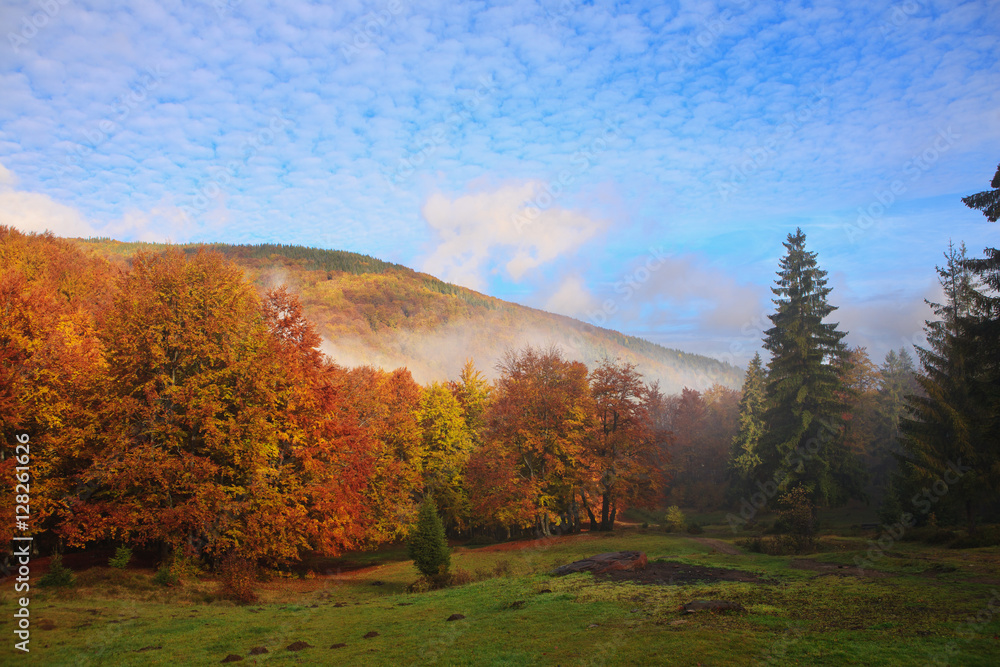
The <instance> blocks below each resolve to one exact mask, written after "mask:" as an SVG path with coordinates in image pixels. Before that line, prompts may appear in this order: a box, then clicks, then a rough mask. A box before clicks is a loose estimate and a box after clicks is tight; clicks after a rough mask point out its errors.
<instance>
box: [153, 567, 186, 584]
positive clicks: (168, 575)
mask: <svg viewBox="0 0 1000 667" xmlns="http://www.w3.org/2000/svg"><path fill="white" fill-rule="evenodd" d="M179 581H180V578H179V577H178V576H177V575H176V574H174V571H173V570H172V569H171V568H170V566H169V565H167V564H166V563H163V564H162V565H160V567H159V569H158V570H157V571H156V574H154V575H153V583H156V584H159V585H160V586H176V585H177V582H179Z"/></svg>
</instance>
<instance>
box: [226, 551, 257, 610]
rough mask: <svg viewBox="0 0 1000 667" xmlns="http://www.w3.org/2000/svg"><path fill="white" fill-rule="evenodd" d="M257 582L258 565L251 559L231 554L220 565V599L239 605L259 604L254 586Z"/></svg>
mask: <svg viewBox="0 0 1000 667" xmlns="http://www.w3.org/2000/svg"><path fill="white" fill-rule="evenodd" d="M256 582H257V564H256V563H255V562H253V561H252V560H250V559H249V558H244V557H242V556H239V555H238V554H236V553H235V552H230V553H228V554H226V556H224V557H223V559H222V561H221V563H220V564H219V593H218V595H219V597H221V598H224V599H227V600H232V601H233V602H237V603H239V604H253V603H254V602H257V600H258V597H257V592H256V591H255V590H254V584H255V583H256Z"/></svg>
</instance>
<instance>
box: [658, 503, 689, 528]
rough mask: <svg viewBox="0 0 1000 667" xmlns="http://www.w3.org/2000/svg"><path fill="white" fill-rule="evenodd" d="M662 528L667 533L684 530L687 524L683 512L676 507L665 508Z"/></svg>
mask: <svg viewBox="0 0 1000 667" xmlns="http://www.w3.org/2000/svg"><path fill="white" fill-rule="evenodd" d="M663 523H664V527H665V528H666V529H667V531H670V532H673V531H675V530H684V526H685V524H686V523H687V522H686V521H685V520H684V512H682V511H681V508H680V507H678V506H677V505H671V506H670V507H668V508H667V515H666V516H665V517H663Z"/></svg>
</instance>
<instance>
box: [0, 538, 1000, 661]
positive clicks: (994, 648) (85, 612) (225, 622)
mask: <svg viewBox="0 0 1000 667" xmlns="http://www.w3.org/2000/svg"><path fill="white" fill-rule="evenodd" d="M845 532H849V531H845ZM733 537H734V536H733V535H732V533H731V532H730V531H729V529H728V528H727V527H726V526H724V525H709V526H707V527H706V530H705V532H704V533H703V534H701V535H697V536H693V535H687V534H668V533H664V532H662V531H659V530H657V529H656V528H655V527H651V528H649V529H644V528H641V527H639V526H630V527H625V528H620V529H618V530H617V531H615V532H614V533H613V534H597V533H595V534H589V533H583V534H580V535H575V536H569V537H559V538H552V539H547V540H536V541H522V542H510V543H504V544H498V545H490V546H483V547H456V548H455V550H454V552H453V555H452V570H453V571H458V570H460V571H462V572H463V573H464V574H463V576H464V577H465V578H466V579H468V580H470V581H469V583H466V584H463V585H456V586H453V587H450V588H447V589H443V590H429V591H422V592H413V591H412V590H411V584H413V583H414V582H415V581H416V580H417V579H418V573H417V571H416V569H415V568H414V567H413V564H412V563H411V562H410V561H408V560H406V556H405V550H404V549H402V548H394V549H383V550H380V551H378V552H373V553H367V554H351V555H348V556H347V557H346V558H347V559H349V562H348V560H346V559H345V560H342V561H326V562H323V563H320V562H317V563H316V564H315V565H316V567H317V568H318V569H317V571H314V572H305V573H300V574H298V575H287V576H278V577H275V578H272V579H271V580H270V581H266V582H262V583H261V584H260V586H259V590H258V592H259V595H260V598H261V599H260V602H259V603H257V604H252V605H247V606H238V605H235V604H233V603H231V602H228V601H225V600H220V599H219V598H217V597H216V595H215V591H216V588H217V583H216V582H215V581H213V580H212V579H211V578H210V577H207V576H203V577H188V578H186V579H185V580H183V581H182V583H181V584H180V585H177V586H174V587H166V588H165V587H163V586H160V585H157V584H156V583H154V582H153V580H152V577H153V571H152V570H150V569H143V568H129V569H127V570H124V571H123V570H116V569H113V568H110V567H100V566H98V567H91V568H88V569H85V570H81V571H78V572H77V573H76V575H77V581H76V585H75V586H74V587H73V588H70V589H40V588H37V587H36V586H35V585H34V581H33V585H32V593H31V606H30V609H31V620H32V626H31V627H32V636H31V644H30V646H31V656H30V657H31V658H32V662H37V663H39V664H48V665H107V664H114V665H181V664H183V665H209V664H220V663H222V662H223V660H225V659H226V658H227V657H228V656H238V657H240V658H242V660H241V661H240V662H243V663H245V664H264V663H268V664H306V665H312V664H315V665H324V664H358V665H362V664H363V665H399V664H441V665H539V664H541V665H617V664H626V665H628V664H634V665H640V664H641V665H648V664H678V665H730V664H732V665H750V664H762V665H763V664H775V665H787V664H802V665H843V664H864V665H923V664H951V665H984V666H986V665H996V664H1000V639H998V638H997V635H998V634H1000V622H998V619H997V618H996V617H995V616H994V614H993V612H992V611H991V610H990V608H989V605H990V603H991V599H993V596H995V595H997V596H998V597H996V599H994V600H993V606H994V607H995V608H997V609H998V610H1000V594H998V593H997V589H998V588H1000V569H998V562H1000V548H998V547H987V548H980V549H968V550H955V549H946V548H936V547H929V546H927V545H922V544H919V543H915V542H900V543H897V544H895V545H893V546H892V547H891V548H890V549H889V550H888V551H887V552H886V553H885V555H884V556H882V557H880V558H877V559H875V561H874V562H873V565H872V567H870V568H866V569H865V570H862V571H859V570H857V569H856V568H854V566H853V562H854V561H853V558H854V556H855V555H863V553H864V551H865V550H866V549H867V548H868V546H867V540H868V539H870V538H871V537H873V535H871V534H869V535H856V536H851V537H839V536H833V535H826V536H824V537H823V538H822V541H821V551H820V552H819V553H815V554H811V555H809V556H766V555H763V554H756V553H745V552H742V551H741V552H740V553H737V554H729V553H724V551H738V549H733V546H734V539H733ZM618 550H639V551H644V552H645V553H646V554H647V555H648V557H649V560H650V562H651V563H653V562H654V561H656V560H658V559H663V560H668V561H671V562H675V563H681V564H686V565H697V566H712V567H722V568H732V569H738V570H743V571H745V572H748V573H752V574H755V575H758V576H759V580H758V581H753V582H744V581H735V582H730V581H716V582H714V583H713V582H703V583H686V584H683V585H656V584H653V585H644V584H638V583H631V582H622V581H609V580H604V579H601V578H599V577H594V576H593V575H592V574H589V573H587V574H577V575H570V576H567V577H553V576H551V575H550V574H549V571H550V570H551V569H552V568H553V567H554V566H557V565H560V564H563V563H567V562H571V561H573V560H577V559H580V558H584V557H587V556H590V555H594V554H596V553H601V552H605V551H618ZM348 564H349V565H350V567H351V568H354V569H350V570H348V569H345V566H347V565H348ZM843 565H850V566H851V567H840V566H843ZM323 568H325V569H323ZM338 568H339V569H338ZM698 599H703V600H728V601H733V602H738V603H739V604H741V605H742V606H743V607H744V608H745V611H743V612H725V613H710V612H703V613H696V614H686V615H685V614H682V613H680V612H679V611H678V607H679V606H680V605H682V604H684V603H686V602H690V601H692V600H698ZM14 604H15V601H14V594H13V585H12V584H10V580H8V581H7V582H6V585H4V586H3V597H2V605H3V612H2V613H3V614H4V615H5V616H8V617H10V614H12V613H13V609H14ZM453 614H460V615H462V616H464V618H462V619H458V620H453V621H449V620H448V619H449V617H450V616H452V615H453ZM977 614H978V615H979V619H978V622H977V621H975V620H974V621H973V622H974V624H970V622H969V619H970V618H972V619H975V617H976V616H977ZM370 633H377V635H375V636H369V637H367V638H366V637H365V635H370ZM296 642H305V643H306V644H308V647H306V648H301V649H300V650H289V649H288V647H289V646H293V645H294V644H295V643H296ZM337 645H341V646H339V647H337V648H331V647H333V646H337ZM255 647H265V648H266V649H267V653H259V654H256V655H252V654H251V650H252V649H254V648H255ZM258 650H259V649H258ZM4 654H5V660H4V661H3V662H5V663H6V664H13V662H12V661H11V662H8V660H7V658H12V657H13V656H14V651H13V649H12V647H8V648H6V649H4ZM229 660H230V661H234V662H235V661H236V659H235V658H229Z"/></svg>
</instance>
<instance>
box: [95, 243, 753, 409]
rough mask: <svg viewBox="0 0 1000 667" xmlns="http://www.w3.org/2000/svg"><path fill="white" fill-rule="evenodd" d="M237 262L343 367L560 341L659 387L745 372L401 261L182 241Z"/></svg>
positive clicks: (417, 362)
mask: <svg viewBox="0 0 1000 667" xmlns="http://www.w3.org/2000/svg"><path fill="white" fill-rule="evenodd" d="M77 243H78V244H80V247H81V248H83V249H85V250H86V251H88V252H91V253H94V254H96V255H100V256H103V257H106V258H108V259H110V260H112V261H121V262H124V261H125V260H126V259H127V258H128V257H129V256H131V255H132V254H134V253H135V252H137V251H140V250H147V251H153V252H157V251H162V250H164V249H166V248H167V247H170V246H168V245H165V244H152V243H123V242H120V241H113V240H109V239H89V240H77ZM176 247H178V248H180V249H182V250H183V251H184V252H186V253H196V252H198V251H199V250H200V249H202V248H205V249H211V250H215V251H217V252H220V253H222V254H223V255H225V256H226V257H228V258H229V259H230V260H232V261H233V262H235V263H236V264H238V265H239V266H241V267H242V268H243V270H244V271H246V272H247V275H248V276H249V277H250V278H251V279H252V280H253V281H254V282H255V283H256V284H257V285H258V286H260V287H261V288H265V287H274V286H277V285H281V284H285V285H287V286H288V287H289V289H290V290H292V291H294V292H296V293H297V294H298V295H299V297H300V299H301V300H302V303H303V306H304V307H305V311H306V314H307V316H308V317H309V319H311V320H312V321H313V322H314V323H315V324H316V326H317V329H318V331H319V333H320V334H321V335H322V336H323V340H324V351H325V352H326V353H327V354H329V355H330V356H332V357H333V358H334V359H335V360H337V361H338V362H339V363H341V364H344V365H365V364H371V365H375V366H382V367H383V368H396V367H400V366H405V367H407V368H409V369H410V371H411V372H412V373H413V376H414V378H415V379H416V380H417V381H418V382H421V383H426V382H430V381H432V380H447V379H454V378H456V377H457V376H458V373H459V371H460V369H461V366H462V364H463V363H464V362H465V360H466V359H468V358H472V359H473V360H474V361H475V363H476V366H477V367H478V368H480V369H481V370H483V371H484V372H485V373H486V374H487V375H488V376H491V377H492V376H493V375H494V373H495V370H494V366H495V364H496V362H497V360H498V359H499V358H500V357H501V356H502V354H503V353H504V351H505V349H507V348H518V347H521V346H523V345H525V344H532V345H541V346H548V345H557V346H559V347H560V348H562V350H563V352H564V354H565V355H566V356H567V357H568V358H571V359H578V360H580V361H583V362H584V363H586V364H587V366H589V367H593V366H594V364H595V363H596V362H597V361H599V360H600V359H601V358H602V357H604V356H609V357H611V358H615V357H620V358H622V359H626V360H628V361H631V362H633V363H635V364H636V365H637V367H638V370H639V371H640V372H641V373H642V374H643V376H644V377H645V378H646V379H647V380H659V382H660V386H661V389H662V390H663V391H664V392H665V393H676V392H679V391H680V390H681V388H682V387H685V386H687V387H691V388H694V389H705V388H707V387H709V386H710V385H712V384H714V383H719V384H722V385H726V386H728V387H732V388H736V389H738V388H739V387H740V385H741V383H742V381H743V373H742V370H741V369H739V368H736V367H734V366H731V365H729V364H726V363H723V362H719V361H717V360H715V359H711V358H708V357H704V356H701V355H696V354H689V353H687V352H682V351H680V350H673V349H669V348H665V347H662V346H660V345H657V344H655V343H651V342H649V341H646V340H643V339H641V338H636V337H635V336H626V335H624V334H621V333H618V332H617V331H612V330H609V329H602V328H600V327H595V326H592V325H590V324H586V323H584V322H580V321H579V320H575V319H572V318H569V317H565V316H562V315H555V314H552V313H548V312H545V311H541V310H537V309H534V308H529V307H526V306H521V305H518V304H514V303H510V302H506V301H502V300H500V299H497V298H494V297H491V296H487V295H485V294H480V293H478V292H475V291H473V290H470V289H466V288H464V287H459V286H456V285H452V284H450V283H446V282H443V281H441V280H438V279H437V278H435V277H433V276H430V275H427V274H425V273H419V272H417V271H414V270H412V269H409V268H407V267H405V266H401V265H399V264H391V263H388V262H383V261H381V260H378V259H376V258H374V257H369V256H367V255H360V254H356V253H351V252H346V251H339V250H321V249H316V248H304V247H301V246H285V245H270V244H264V245H226V244H204V245H203V244H188V245H180V246H176Z"/></svg>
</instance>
